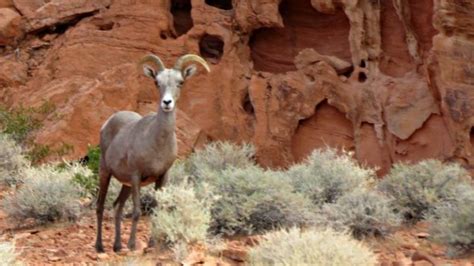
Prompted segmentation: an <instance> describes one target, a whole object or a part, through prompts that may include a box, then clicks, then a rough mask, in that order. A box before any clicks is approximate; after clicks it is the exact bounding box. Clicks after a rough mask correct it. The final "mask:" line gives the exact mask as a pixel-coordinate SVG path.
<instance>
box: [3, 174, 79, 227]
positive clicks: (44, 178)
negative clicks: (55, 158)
mask: <svg viewBox="0 0 474 266" xmlns="http://www.w3.org/2000/svg"><path fill="white" fill-rule="evenodd" d="M84 170H85V169H84V168H83V167H80V166H71V167H68V168H66V169H63V170H58V168H57V167H56V166H54V165H43V166H41V167H29V168H26V169H25V170H24V171H23V175H24V184H23V185H22V186H21V187H20V188H19V189H18V190H17V191H16V192H15V193H14V194H13V195H10V196H7V197H6V198H5V199H4V201H3V207H4V209H5V211H6V213H7V214H8V215H9V216H10V217H11V218H12V219H14V220H16V221H18V222H23V221H24V219H28V218H33V219H34V220H35V221H36V222H37V223H40V224H42V223H49V222H54V221H57V220H61V219H67V220H75V219H76V218H78V216H79V214H80V208H81V205H80V202H79V200H80V197H81V193H82V191H81V188H80V187H79V186H77V185H76V184H75V183H74V182H72V178H73V176H74V175H75V174H77V173H78V172H84Z"/></svg>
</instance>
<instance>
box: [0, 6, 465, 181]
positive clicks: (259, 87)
mask: <svg viewBox="0 0 474 266" xmlns="http://www.w3.org/2000/svg"><path fill="white" fill-rule="evenodd" d="M473 13H474V3H471V1H461V0H420V1H408V0H386V1H385V0H384V1H373V0H234V1H231V0H212V1H211V0H165V1H152V0H135V1H130V0H101V1H92V0H67V1H66V0H52V1H42V0H38V1H23V0H13V1H0V45H3V46H4V47H3V48H2V50H1V52H2V53H1V55H2V57H1V59H0V62H1V65H0V70H1V72H0V86H2V91H1V92H0V100H1V101H2V102H3V103H4V104H7V105H19V104H23V105H38V104H40V103H41V102H42V101H43V100H49V101H51V102H53V103H54V104H55V105H56V107H57V110H56V112H55V114H54V115H51V116H50V117H48V118H47V120H46V121H45V123H44V124H45V126H44V128H43V129H42V130H40V132H38V133H37V134H36V140H37V141H38V142H40V143H45V144H50V145H57V143H62V142H64V143H68V144H72V145H73V146H74V147H75V149H74V152H73V153H72V154H71V156H72V157H79V156H81V155H83V154H84V152H85V149H86V148H87V144H89V143H90V144H95V143H97V141H98V131H99V128H100V125H101V124H102V122H103V121H104V120H105V119H106V118H107V117H108V116H109V115H110V114H112V113H113V112H114V111H117V110H120V109H127V110H135V111H139V112H141V113H146V112H149V111H152V110H153V109H154V108H155V106H156V99H157V96H158V95H157V92H156V89H155V88H154V85H153V82H151V81H149V80H147V79H145V78H143V77H142V76H141V74H140V73H139V71H137V69H136V68H135V65H134V62H137V61H138V60H139V58H140V57H141V56H143V55H144V54H146V53H148V52H152V53H155V54H157V55H159V56H160V57H162V58H163V59H164V61H165V62H166V63H167V64H171V63H172V62H173V61H174V60H175V59H176V57H178V56H180V55H182V54H184V53H198V54H201V55H202V56H203V57H205V58H206V59H207V60H208V61H209V62H210V63H211V65H212V66H211V68H212V72H211V73H210V74H207V75H203V74H200V75H198V76H197V77H195V78H193V79H192V81H190V82H188V83H187V84H186V87H185V88H184V90H183V95H182V97H181V100H180V102H179V108H180V110H181V112H180V113H179V117H178V120H179V123H178V124H179V125H178V128H179V132H180V140H181V141H182V143H183V144H182V145H181V146H180V147H181V148H182V150H181V154H186V153H188V152H189V151H191V150H192V149H193V148H194V147H195V146H196V145H200V144H202V143H204V142H206V141H207V140H231V141H235V142H242V141H245V142H253V143H254V144H255V145H256V147H257V151H258V160H259V161H260V162H261V163H262V164H263V165H266V166H270V167H276V166H286V165H288V164H290V163H292V162H294V161H298V160H302V159H303V158H304V157H305V156H306V155H308V153H310V152H311V150H312V149H314V148H318V147H322V146H325V145H329V146H334V147H339V148H345V149H347V150H353V151H354V152H355V156H356V157H357V158H358V160H359V161H360V162H361V163H366V164H368V165H371V166H377V167H379V168H380V171H379V173H380V174H383V173H384V172H386V170H387V169H388V168H389V167H390V165H392V164H393V163H396V162H398V161H417V160H420V159H425V158H438V159H441V160H445V161H452V160H453V161H458V162H461V163H463V164H464V165H466V166H467V167H470V166H472V165H474V156H473V154H472V151H473V149H472V145H474V130H473V129H472V128H473V126H474V107H473V106H472V105H473V104H472V102H474V65H473V62H472V61H473V60H474V56H473V54H474V41H473V36H474V27H473V26H474V18H473V16H472V14H473ZM2 14H7V15H3V16H2ZM58 114H59V115H58Z"/></svg>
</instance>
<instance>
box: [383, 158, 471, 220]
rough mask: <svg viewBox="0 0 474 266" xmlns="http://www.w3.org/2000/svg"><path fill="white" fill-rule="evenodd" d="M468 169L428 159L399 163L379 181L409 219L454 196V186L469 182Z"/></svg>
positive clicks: (423, 213)
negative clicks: (411, 163)
mask: <svg viewBox="0 0 474 266" xmlns="http://www.w3.org/2000/svg"><path fill="white" fill-rule="evenodd" d="M467 176H468V173H467V172H466V170H464V169H463V168H462V167H461V166H460V165H457V164H443V163H442V162H440V161H438V160H426V161H421V162H419V163H417V164H413V165H406V164H396V165H394V167H393V168H392V169H391V171H390V173H389V174H388V176H386V177H385V178H384V180H383V181H382V182H380V184H379V189H380V190H381V191H382V192H384V193H386V194H387V195H389V196H391V197H393V198H394V199H396V201H395V204H396V207H397V209H398V210H399V212H401V213H402V214H403V216H404V218H405V219H406V220H407V221H414V222H416V221H418V220H421V219H423V218H424V216H425V215H426V214H428V213H429V211H431V210H433V208H434V206H436V205H437V204H439V203H440V202H443V201H445V200H446V199H448V198H450V197H452V195H453V193H454V188H455V187H456V186H457V185H458V184H460V183H465V182H467Z"/></svg>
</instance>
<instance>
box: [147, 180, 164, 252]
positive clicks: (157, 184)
mask: <svg viewBox="0 0 474 266" xmlns="http://www.w3.org/2000/svg"><path fill="white" fill-rule="evenodd" d="M166 181H168V171H166V172H165V173H164V174H163V175H162V176H161V177H159V178H158V179H156V181H155V191H157V190H158V189H161V188H162V187H163V186H164V185H165V184H166ZM156 205H158V203H156ZM154 246H156V240H155V238H154V237H153V235H152V234H151V233H150V238H149V239H148V247H149V248H152V247H154Z"/></svg>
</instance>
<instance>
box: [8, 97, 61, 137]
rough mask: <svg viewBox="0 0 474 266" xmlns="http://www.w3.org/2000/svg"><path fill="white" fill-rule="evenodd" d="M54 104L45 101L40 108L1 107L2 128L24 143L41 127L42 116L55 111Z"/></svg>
mask: <svg viewBox="0 0 474 266" xmlns="http://www.w3.org/2000/svg"><path fill="white" fill-rule="evenodd" d="M55 108H56V107H55V106H54V104H52V103H51V102H49V101H44V102H43V104H42V105H41V106H39V107H29V108H25V107H22V106H20V107H18V108H14V109H7V108H5V107H2V106H0V128H1V130H2V132H3V133H5V134H8V135H10V136H11V137H12V138H13V139H14V140H15V141H17V142H20V143H22V142H24V141H25V140H26V139H27V137H28V136H29V134H30V133H31V132H32V131H34V130H36V129H38V128H40V127H41V122H40V119H39V118H38V117H37V115H38V114H40V115H47V114H49V113H51V112H53V111H54V110H55Z"/></svg>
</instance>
